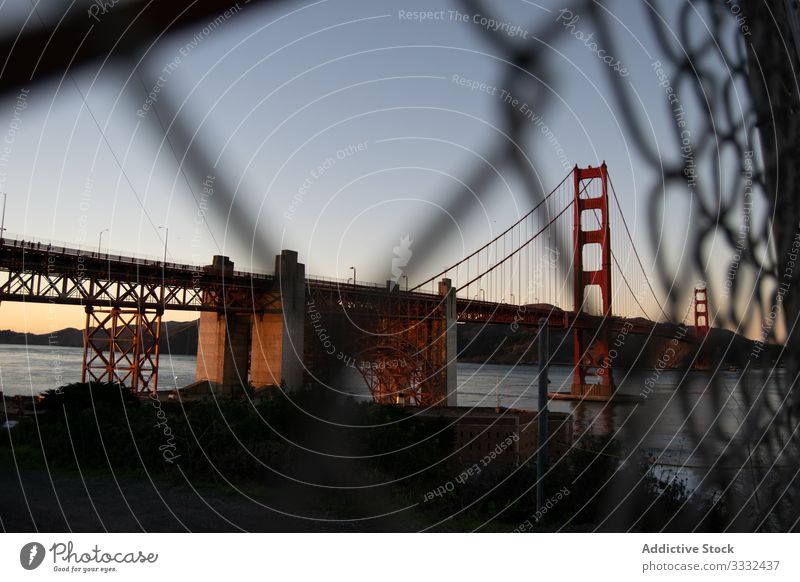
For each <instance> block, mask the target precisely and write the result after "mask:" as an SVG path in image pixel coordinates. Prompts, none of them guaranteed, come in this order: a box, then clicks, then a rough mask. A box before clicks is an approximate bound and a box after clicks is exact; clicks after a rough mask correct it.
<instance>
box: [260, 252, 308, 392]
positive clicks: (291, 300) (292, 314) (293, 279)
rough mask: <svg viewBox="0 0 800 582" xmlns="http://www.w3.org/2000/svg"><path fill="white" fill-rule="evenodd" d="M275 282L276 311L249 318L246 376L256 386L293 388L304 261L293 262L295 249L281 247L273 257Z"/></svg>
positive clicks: (301, 338)
mask: <svg viewBox="0 0 800 582" xmlns="http://www.w3.org/2000/svg"><path fill="white" fill-rule="evenodd" d="M275 285H276V288H275V291H274V292H275V293H278V294H279V296H280V301H279V304H280V312H278V313H264V314H259V315H256V316H255V317H254V319H253V349H252V355H251V369H250V377H251V381H252V383H253V386H255V387H257V388H258V387H262V386H269V385H273V386H277V385H282V386H284V387H285V388H286V389H287V390H296V389H298V388H301V387H302V386H303V371H304V367H303V347H304V342H305V313H306V286H305V265H303V264H302V263H298V262H297V252H295V251H288V250H283V251H281V254H280V255H278V256H277V257H275Z"/></svg>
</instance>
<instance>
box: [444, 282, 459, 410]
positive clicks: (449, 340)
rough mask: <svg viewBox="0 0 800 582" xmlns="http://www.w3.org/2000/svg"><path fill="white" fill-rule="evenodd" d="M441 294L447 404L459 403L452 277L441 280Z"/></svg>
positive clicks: (455, 316) (454, 291) (456, 321)
mask: <svg viewBox="0 0 800 582" xmlns="http://www.w3.org/2000/svg"><path fill="white" fill-rule="evenodd" d="M439 295H441V296H442V298H443V299H442V310H443V311H444V324H445V328H444V338H442V341H443V343H444V348H445V349H444V363H443V367H444V369H443V370H442V373H443V374H444V379H445V381H444V387H445V390H446V391H447V392H446V394H447V396H446V398H445V401H444V402H443V403H442V404H444V405H446V406H457V405H458V333H457V332H458V329H457V325H458V311H457V309H456V289H455V288H454V287H453V282H452V281H451V280H450V279H442V280H441V281H439Z"/></svg>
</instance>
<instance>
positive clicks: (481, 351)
mask: <svg viewBox="0 0 800 582" xmlns="http://www.w3.org/2000/svg"><path fill="white" fill-rule="evenodd" d="M668 327H669V326H668ZM669 329H675V328H674V326H671V327H669ZM535 337H536V330H534V329H527V328H522V327H520V328H519V329H517V331H513V330H512V329H511V326H509V325H487V326H484V325H483V324H478V323H466V324H464V325H459V326H458V350H459V354H460V357H459V360H460V361H465V362H478V363H481V362H487V363H492V364H516V363H523V364H535V363H537V354H538V345H537V343H536V342H535ZM610 339H611V343H612V347H613V343H614V340H615V339H616V338H615V335H614V334H612V336H611V338H610ZM669 341H670V340H669V339H668V338H662V337H654V338H650V339H648V338H647V336H641V335H630V336H628V338H627V339H626V340H625V341H624V343H623V344H622V345H621V347H619V348H618V352H619V353H618V356H617V358H616V359H615V365H618V366H622V367H630V366H631V365H634V364H635V365H637V366H640V367H652V366H654V365H655V363H656V362H657V361H658V359H659V357H660V356H661V355H662V354H663V353H664V351H665V350H666V349H667V348H668V345H667V344H668V342H669ZM26 343H27V344H28V345H33V346H42V345H44V346H46V345H55V346H65V347H76V348H80V347H83V330H82V329H75V328H72V327H68V328H66V329H61V330H58V331H55V332H52V333H49V334H31V333H27V334H26V333H19V332H16V331H11V330H2V331H0V344H17V345H19V344H23V345H24V344H26ZM159 343H160V345H161V352H162V353H171V354H176V355H195V354H197V320H195V321H169V322H164V323H162V325H161V340H160V342H159ZM501 344H502V346H501ZM498 346H501V347H499V349H498ZM550 349H551V350H553V351H554V353H555V363H559V364H571V363H572V337H571V336H570V335H568V332H567V331H566V330H563V329H559V328H554V329H552V330H551V333H550ZM703 349H704V350H708V352H707V353H708V355H709V360H710V361H712V362H716V361H722V364H723V365H724V366H737V367H739V366H743V365H744V364H745V362H746V361H747V360H748V359H749V358H750V354H751V353H752V351H753V341H752V340H749V339H747V338H746V337H744V336H741V335H738V334H735V333H733V332H731V331H728V330H726V329H712V330H711V333H710V334H709V337H708V339H707V341H706V345H705V346H704V347H703ZM780 349H781V346H774V345H770V346H765V347H764V351H763V353H762V354H761V356H760V357H759V358H758V359H757V360H755V361H754V363H755V364H756V365H758V366H766V365H771V364H772V363H773V362H774V361H775V360H776V359H777V358H778V355H779V352H780ZM695 350H696V346H695V345H694V344H691V343H686V342H683V343H681V344H680V345H679V346H678V347H677V348H676V355H675V357H674V358H672V359H671V361H670V367H679V366H681V365H683V364H684V363H686V362H687V361H690V359H691V358H693V357H694V353H695Z"/></svg>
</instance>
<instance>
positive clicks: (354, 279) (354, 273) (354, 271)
mask: <svg viewBox="0 0 800 582" xmlns="http://www.w3.org/2000/svg"><path fill="white" fill-rule="evenodd" d="M350 269H352V271H353V285H355V284H356V268H355V267H350Z"/></svg>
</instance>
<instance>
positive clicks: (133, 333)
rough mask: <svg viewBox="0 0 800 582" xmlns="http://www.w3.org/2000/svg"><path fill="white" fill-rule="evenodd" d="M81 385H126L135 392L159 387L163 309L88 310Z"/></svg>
mask: <svg viewBox="0 0 800 582" xmlns="http://www.w3.org/2000/svg"><path fill="white" fill-rule="evenodd" d="M83 334H84V335H83V367H82V370H81V381H82V382H84V383H85V382H109V383H115V384H123V385H125V386H127V387H128V388H130V389H131V390H132V391H133V392H134V393H136V394H138V393H147V392H149V393H151V394H155V393H156V390H157V388H158V358H159V346H158V341H159V338H160V335H161V310H157V311H155V312H151V313H148V312H147V311H146V310H145V309H120V308H117V307H114V308H111V309H109V310H96V309H94V308H93V307H91V306H87V307H86V328H85V329H84V332H83Z"/></svg>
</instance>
